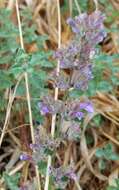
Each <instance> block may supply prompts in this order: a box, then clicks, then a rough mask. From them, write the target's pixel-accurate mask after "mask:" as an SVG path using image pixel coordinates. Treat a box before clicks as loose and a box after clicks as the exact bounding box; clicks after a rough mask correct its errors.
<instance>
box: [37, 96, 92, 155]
mask: <svg viewBox="0 0 119 190" xmlns="http://www.w3.org/2000/svg"><path fill="white" fill-rule="evenodd" d="M46 100H47V101H46ZM38 106H39V109H40V112H41V114H43V115H47V114H51V115H53V114H57V113H58V114H60V116H61V128H60V132H61V134H63V137H64V138H65V139H66V138H67V139H68V140H79V136H80V132H81V130H80V122H81V121H82V119H83V118H84V117H85V115H86V114H87V113H93V112H94V109H93V105H92V103H91V102H90V101H89V100H87V101H86V100H85V101H79V100H72V101H71V100H69V101H66V102H63V101H61V100H57V101H55V100H54V99H53V98H51V97H44V98H43V100H42V101H41V102H40V103H39V104H38ZM65 126H66V127H65ZM63 128H66V130H64V129H63ZM41 150H42V149H41ZM40 155H42V154H40Z"/></svg>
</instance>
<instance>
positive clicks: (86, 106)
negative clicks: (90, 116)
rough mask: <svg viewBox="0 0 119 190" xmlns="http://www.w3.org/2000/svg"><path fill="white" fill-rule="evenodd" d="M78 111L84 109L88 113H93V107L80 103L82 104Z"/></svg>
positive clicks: (89, 104) (88, 103)
mask: <svg viewBox="0 0 119 190" xmlns="http://www.w3.org/2000/svg"><path fill="white" fill-rule="evenodd" d="M80 109H84V110H86V111H87V112H89V113H93V112H94V109H93V105H92V103H91V102H82V103H80Z"/></svg>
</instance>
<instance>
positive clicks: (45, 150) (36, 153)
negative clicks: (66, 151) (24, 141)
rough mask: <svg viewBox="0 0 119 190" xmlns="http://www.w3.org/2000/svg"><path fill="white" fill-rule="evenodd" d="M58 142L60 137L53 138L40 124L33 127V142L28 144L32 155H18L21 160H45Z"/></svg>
mask: <svg viewBox="0 0 119 190" xmlns="http://www.w3.org/2000/svg"><path fill="white" fill-rule="evenodd" d="M59 144H60V139H56V140H55V139H53V138H52V137H50V136H48V135H47V133H46V131H45V129H44V128H43V127H42V126H40V127H38V128H36V129H35V143H34V144H30V149H31V150H32V155H29V154H27V153H23V154H21V156H20V159H21V160H29V161H30V162H32V163H34V164H37V163H38V162H40V161H46V160H47V156H48V155H52V154H53V153H54V151H55V150H56V148H57V147H58V146H59Z"/></svg>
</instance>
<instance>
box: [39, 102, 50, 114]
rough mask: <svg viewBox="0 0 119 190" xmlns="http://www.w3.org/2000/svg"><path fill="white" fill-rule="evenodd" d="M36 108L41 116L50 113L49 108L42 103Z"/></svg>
mask: <svg viewBox="0 0 119 190" xmlns="http://www.w3.org/2000/svg"><path fill="white" fill-rule="evenodd" d="M38 107H39V108H40V112H41V115H46V114H47V113H50V109H49V107H48V106H47V105H46V104H45V103H44V102H39V103H38Z"/></svg>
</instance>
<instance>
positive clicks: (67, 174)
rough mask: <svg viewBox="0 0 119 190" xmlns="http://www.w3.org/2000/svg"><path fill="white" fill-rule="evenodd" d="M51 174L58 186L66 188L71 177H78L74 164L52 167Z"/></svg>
mask: <svg viewBox="0 0 119 190" xmlns="http://www.w3.org/2000/svg"><path fill="white" fill-rule="evenodd" d="M49 172H50V175H51V176H52V178H53V180H54V184H55V186H56V188H58V189H59V188H60V189H65V188H66V186H67V184H68V181H69V179H73V180H75V179H76V175H75V173H74V170H73V168H72V166H69V167H59V168H53V167H51V168H50V171H49Z"/></svg>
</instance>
